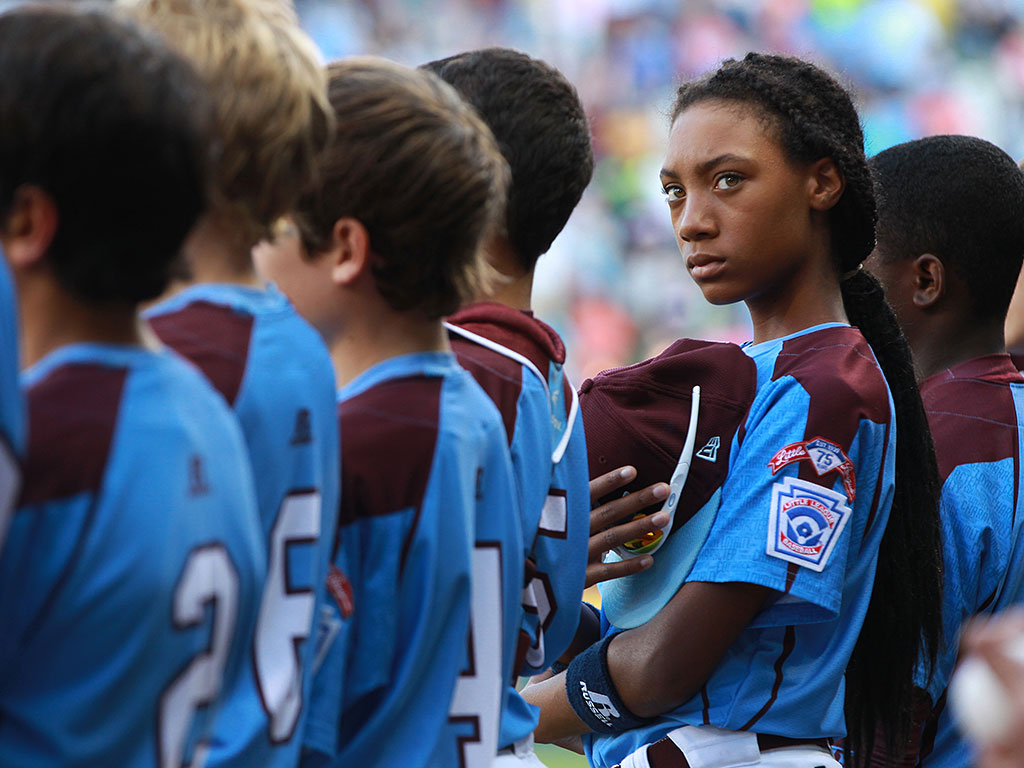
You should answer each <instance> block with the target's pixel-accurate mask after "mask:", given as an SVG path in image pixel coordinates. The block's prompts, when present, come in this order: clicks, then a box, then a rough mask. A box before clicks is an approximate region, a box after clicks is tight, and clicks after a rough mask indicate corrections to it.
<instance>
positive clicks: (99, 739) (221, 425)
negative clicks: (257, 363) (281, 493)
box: [0, 344, 266, 768]
mask: <svg viewBox="0 0 1024 768" xmlns="http://www.w3.org/2000/svg"><path fill="white" fill-rule="evenodd" d="M22 381H23V384H24V386H25V390H26V396H27V401H28V414H29V435H30V440H29V446H28V452H27V456H26V461H25V483H24V488H23V491H22V494H21V497H20V501H19V506H18V509H17V511H16V512H15V514H14V517H13V520H12V522H11V527H10V532H9V535H8V540H7V544H6V546H5V548H4V551H3V554H2V556H0V626H2V627H3V631H2V632H0V670H2V671H0V754H2V755H3V763H4V765H5V766H26V767H27V766H32V768H40V766H62V767H66V766H94V765H117V766H133V767H134V766H160V767H161V768H165V767H167V766H175V767H177V766H181V765H183V764H184V765H193V764H196V763H194V762H193V760H195V761H196V762H198V763H201V762H202V758H203V756H204V754H205V753H206V751H207V750H208V748H209V744H208V736H209V734H210V731H211V728H212V722H211V718H212V716H213V715H214V713H215V711H216V709H217V706H218V705H219V701H220V699H221V695H222V693H223V692H224V691H225V690H227V689H228V687H229V685H230V684H231V682H232V681H233V680H235V679H237V677H238V676H239V675H241V674H243V673H244V672H245V659H246V657H247V653H246V650H247V648H248V645H249V640H250V638H251V637H252V630H253V627H254V625H255V623H256V614H257V609H258V606H259V595H260V591H261V589H262V584H263V580H264V577H265V575H266V563H265V560H264V555H263V547H262V544H261V541H260V531H259V526H258V523H257V521H256V517H255V504H256V502H255V492H254V490H253V486H252V474H251V470H250V468H249V462H248V458H247V456H246V453H245V445H244V443H243V441H242V435H241V433H240V431H239V429H238V425H237V423H236V422H235V419H234V418H233V416H232V415H231V413H230V412H229V410H228V409H227V408H226V406H225V405H224V403H223V401H222V399H221V398H220V396H219V395H217V394H216V393H215V392H214V391H213V390H212V389H211V388H210V386H209V385H208V384H207V382H206V381H204V380H203V379H202V377H201V376H200V375H199V374H198V373H197V372H196V371H195V370H193V369H192V368H191V367H190V366H188V365H187V364H185V363H184V362H182V361H181V360H180V359H178V358H177V356H175V355H173V354H171V353H169V352H159V353H157V352H152V351H149V350H147V349H144V348H142V347H132V346H120V345H104V344H75V345H70V346H65V347H62V348H60V349H58V350H56V351H55V352H52V353H51V354H49V355H47V356H46V357H45V358H44V359H43V360H41V361H40V362H38V363H37V364H36V365H34V366H33V367H32V368H31V369H29V370H28V371H26V372H25V374H24V375H23V379H22Z"/></svg>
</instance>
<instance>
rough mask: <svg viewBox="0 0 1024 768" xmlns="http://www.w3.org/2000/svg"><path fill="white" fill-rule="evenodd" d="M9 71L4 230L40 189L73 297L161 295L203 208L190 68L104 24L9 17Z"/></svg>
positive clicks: (201, 116)
mask: <svg viewBox="0 0 1024 768" xmlns="http://www.w3.org/2000/svg"><path fill="white" fill-rule="evenodd" d="M0 72H2V73H3V77H0V226H7V223H8V219H9V216H10V215H11V213H12V212H13V206H14V204H15V202H16V197H17V194H18V190H19V188H21V187H23V186H34V187H38V188H40V189H42V190H43V191H44V192H45V193H46V194H48V195H49V196H50V198H51V199H52V200H53V201H54V204H55V206H56V209H57V227H56V232H55V235H54V238H53V240H52V242H51V243H50V245H49V248H48V250H47V253H46V261H47V263H48V265H49V267H50V269H51V270H52V272H53V274H54V276H55V278H56V279H57V280H58V281H59V283H60V284H61V285H62V287H63V288H64V289H65V290H66V291H68V292H69V293H71V294H73V295H75V296H76V297H78V298H79V299H80V300H83V301H86V302H87V303H92V304H108V303H130V304H134V303H138V302H141V301H145V300H148V299H152V298H154V297H156V296H158V295H159V294H160V293H162V292H163V291H164V289H165V288H166V286H167V283H168V280H169V279H170V275H171V273H172V268H173V265H174V263H175V261H176V260H177V257H178V253H179V251H180V248H181V244H182V242H183V241H184V239H185V236H186V235H187V234H188V231H189V230H190V229H191V228H192V226H193V224H194V223H195V221H196V219H197V218H198V216H199V215H200V213H201V212H202V211H203V209H204V208H205V205H206V193H205V190H206V183H207V173H208V163H209V156H208V131H207V128H208V117H209V104H208V102H207V100H206V98H205V95H204V94H203V91H202V86H201V84H200V82H199V80H198V78H197V77H196V76H195V73H194V72H193V70H192V68H191V67H189V66H188V64H187V63H186V62H184V61H183V60H182V59H181V58H180V57H178V56H177V55H175V54H173V53H172V52H171V51H169V50H168V49H167V48H166V47H165V46H164V45H163V44H162V43H161V41H159V40H158V39H156V38H155V37H153V36H152V35H148V34H146V33H144V32H142V31H140V30H139V29H137V28H136V27H135V26H134V25H132V24H130V23H127V22H124V21H122V20H117V19H114V18H111V17H110V15H108V14H107V13H104V12H102V11H99V10H86V11H76V10H73V9H69V8H54V7H40V6H22V7H19V8H17V9H15V10H12V11H8V12H7V13H5V14H3V15H0Z"/></svg>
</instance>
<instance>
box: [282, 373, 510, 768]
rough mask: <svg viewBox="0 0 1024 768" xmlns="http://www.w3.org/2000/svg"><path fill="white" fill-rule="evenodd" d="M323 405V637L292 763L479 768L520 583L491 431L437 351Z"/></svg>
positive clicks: (474, 388)
mask: <svg viewBox="0 0 1024 768" xmlns="http://www.w3.org/2000/svg"><path fill="white" fill-rule="evenodd" d="M338 401H339V406H338V414H339V420H340V423H341V430H342V432H343V433H344V435H345V442H344V445H343V454H342V481H341V489H342V496H341V507H340V516H339V525H338V546H337V549H336V551H335V554H334V560H333V563H332V568H331V575H330V577H329V578H328V583H327V591H328V593H329V595H330V597H329V598H328V599H329V600H330V606H331V608H332V609H333V616H328V617H326V618H327V619H328V620H327V621H326V622H325V625H324V626H323V627H322V629H321V633H322V634H323V635H324V636H325V637H329V636H331V635H336V637H334V639H333V642H330V643H328V642H326V641H325V643H324V644H325V647H326V650H325V653H324V659H323V663H322V665H321V666H320V668H319V670H318V671H317V673H316V678H315V681H314V690H313V699H312V703H311V708H310V718H309V721H308V723H307V727H306V731H305V736H304V743H305V747H306V749H305V751H304V755H303V762H302V764H303V765H307V766H320V765H333V766H339V768H340V766H346V767H347V766H354V765H366V766H370V765H379V766H392V765H395V766H398V765H400V766H403V767H407V768H416V767H417V766H467V767H469V766H487V765H490V763H491V761H493V759H494V754H495V752H496V751H497V735H498V712H499V706H500V703H501V696H502V684H503V682H504V681H506V680H508V679H509V675H510V674H511V668H512V662H513V658H512V656H513V652H514V646H515V638H516V632H517V630H518V626H519V614H520V610H521V609H520V606H519V596H520V595H519V593H520V589H521V587H522V576H523V563H522V558H521V556H520V553H521V551H522V540H521V537H520V534H519V528H518V518H517V515H518V508H517V502H516V499H515V490H514V488H513V481H512V468H511V462H510V459H509V456H508V447H507V445H506V441H505V436H504V434H503V432H502V428H501V422H500V418H499V416H498V414H497V412H496V411H495V408H494V405H493V404H492V403H491V402H490V400H488V398H487V396H486V395H485V394H484V393H483V392H482V391H481V390H480V388H479V386H478V385H477V384H476V382H474V381H473V379H472V377H471V376H470V375H469V374H468V373H466V372H465V371H464V370H462V369H461V368H459V366H458V365H457V363H456V362H455V358H454V356H453V355H452V354H450V353H419V354H411V355H403V356H399V357H395V358H392V359H390V360H386V361H384V362H382V363H379V364H377V365H375V366H373V367H372V368H370V369H369V370H367V371H364V372H363V373H362V374H361V375H360V376H358V377H357V378H356V379H355V380H354V381H352V382H350V383H349V384H348V385H346V386H345V387H343V388H342V389H341V390H340V391H339V393H338ZM332 620H333V621H332ZM471 626H472V631H470V627H471Z"/></svg>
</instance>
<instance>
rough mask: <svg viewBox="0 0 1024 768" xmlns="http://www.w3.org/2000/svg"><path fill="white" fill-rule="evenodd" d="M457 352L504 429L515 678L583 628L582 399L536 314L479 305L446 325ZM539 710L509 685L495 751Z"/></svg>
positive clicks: (529, 727) (538, 667) (560, 348)
mask: <svg viewBox="0 0 1024 768" xmlns="http://www.w3.org/2000/svg"><path fill="white" fill-rule="evenodd" d="M449 328H450V338H451V342H452V349H453V350H454V351H455V353H456V356H457V358H458V361H459V364H460V365H462V366H463V367H464V368H466V369H467V370H469V371H470V372H471V373H472V374H473V376H474V378H475V379H476V380H477V382H478V383H479V384H480V385H481V386H482V387H483V389H484V391H485V392H486V393H487V395H488V396H489V397H490V398H491V400H492V401H493V402H494V403H495V405H496V406H497V407H498V411H499V412H500V413H501V416H502V421H503V422H504V425H505V431H506V436H507V438H508V442H509V449H510V451H511V455H512V465H513V469H514V473H515V480H516V487H517V490H518V491H519V501H520V512H521V515H520V522H521V524H522V535H523V542H524V544H525V553H524V554H525V558H526V561H525V562H526V571H527V573H526V578H525V583H526V588H525V590H524V593H523V626H522V630H521V634H520V641H519V649H518V653H517V659H516V668H515V674H516V675H530V674H536V673H538V672H541V671H543V670H544V669H547V667H549V666H550V665H551V663H552V662H554V661H555V660H556V659H557V658H558V657H559V656H560V655H561V654H562V653H563V652H564V651H565V649H566V648H568V646H569V643H570V642H571V641H572V639H573V636H574V635H575V632H576V625H577V623H578V622H579V608H578V604H579V597H580V595H581V594H582V592H583V584H584V578H585V575H586V566H587V542H588V537H589V533H590V490H589V480H588V468H587V448H586V441H585V438H584V434H583V421H582V417H581V415H580V409H579V400H578V397H577V395H576V391H575V389H574V388H573V387H572V385H571V384H570V383H569V382H568V379H567V377H566V376H565V374H564V371H563V368H562V366H563V365H564V363H565V346H564V344H563V343H562V340H561V338H559V336H558V334H557V333H556V332H555V331H554V330H553V329H552V328H550V327H549V326H547V325H546V324H545V323H543V322H541V321H540V320H538V319H536V318H535V317H534V316H533V315H532V314H531V313H527V312H522V311H520V310H517V309H514V308H512V307H507V306H505V305H502V304H498V303H494V302H482V303H479V304H474V305H472V306H470V307H468V308H466V309H463V310H461V311H460V312H459V313H457V314H456V315H454V316H452V317H451V318H449ZM539 711H540V710H539V709H538V708H537V707H534V706H532V705H529V704H527V703H526V701H525V700H524V699H523V698H522V697H521V696H520V695H519V693H518V692H517V691H516V688H515V681H514V680H512V681H509V685H508V687H507V689H506V698H505V705H504V708H503V712H502V721H501V735H500V738H499V745H500V746H501V747H507V746H510V745H512V744H514V743H515V742H517V741H520V740H521V739H523V738H525V737H527V736H528V735H529V734H530V733H532V732H533V730H534V729H535V728H536V727H537V721H538V718H539Z"/></svg>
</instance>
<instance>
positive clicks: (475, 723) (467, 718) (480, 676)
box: [448, 542, 504, 768]
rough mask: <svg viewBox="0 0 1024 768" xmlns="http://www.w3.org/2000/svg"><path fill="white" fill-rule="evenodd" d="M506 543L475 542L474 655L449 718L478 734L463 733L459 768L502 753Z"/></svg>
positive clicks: (471, 646)
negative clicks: (500, 722) (500, 724)
mask: <svg viewBox="0 0 1024 768" xmlns="http://www.w3.org/2000/svg"><path fill="white" fill-rule="evenodd" d="M501 600H502V592H501V545H500V544H498V543H497V542H493V543H478V544H477V545H476V546H475V547H474V548H473V598H472V602H471V607H470V627H469V659H468V663H467V665H466V666H467V669H466V670H465V671H464V672H463V673H462V674H461V675H460V676H459V679H458V682H456V684H455V693H454V694H453V695H452V704H451V708H450V709H449V711H448V720H449V722H451V723H459V722H462V723H468V724H469V725H470V726H471V727H472V728H473V729H474V734H473V735H472V736H467V737H459V747H460V750H459V764H460V768H476V767H477V766H490V765H491V763H493V762H494V757H495V755H496V754H497V753H498V718H499V716H500V712H501V699H502V696H503V694H504V687H503V685H502V679H501V653H502V650H501V649H502V642H501Z"/></svg>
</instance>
